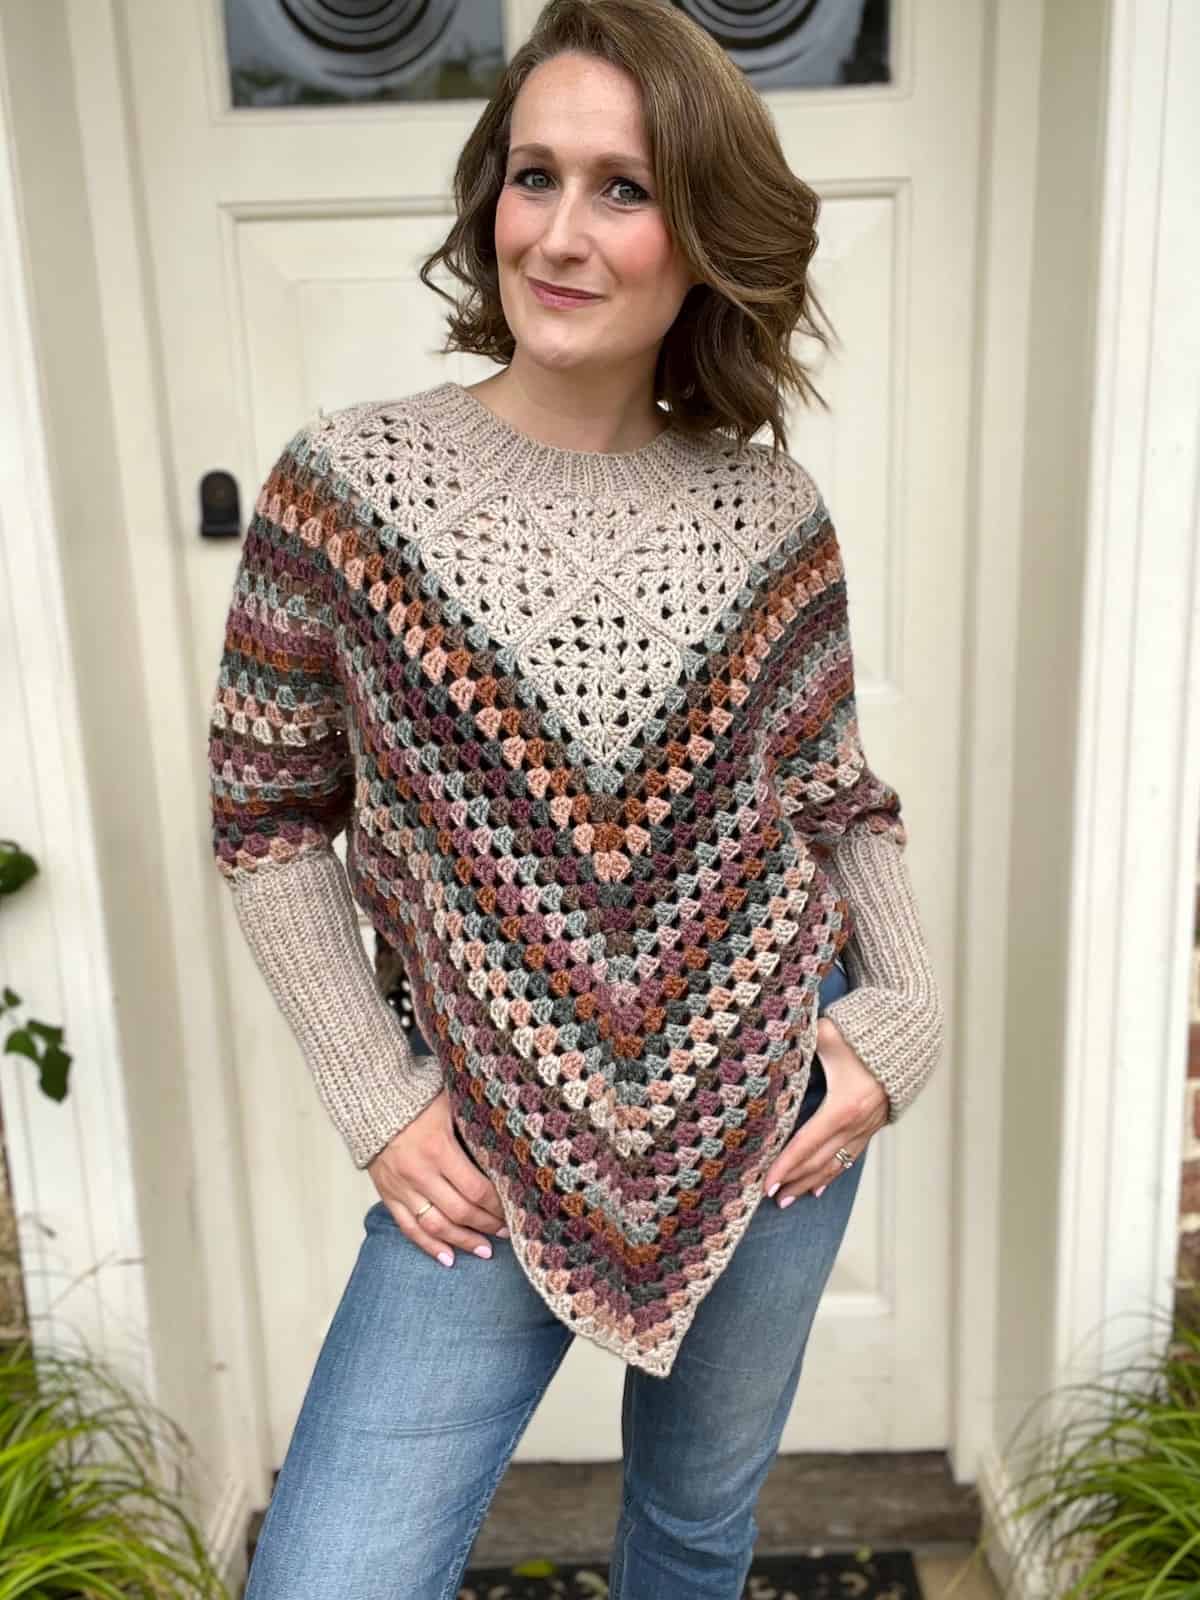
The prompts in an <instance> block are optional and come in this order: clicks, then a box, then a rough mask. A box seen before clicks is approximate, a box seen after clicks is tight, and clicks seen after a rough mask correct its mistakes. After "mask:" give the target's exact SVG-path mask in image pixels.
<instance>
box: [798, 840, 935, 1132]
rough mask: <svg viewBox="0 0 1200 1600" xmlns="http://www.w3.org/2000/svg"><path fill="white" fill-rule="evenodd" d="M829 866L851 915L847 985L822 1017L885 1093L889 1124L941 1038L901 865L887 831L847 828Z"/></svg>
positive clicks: (915, 1089) (917, 1086) (913, 1091)
mask: <svg viewBox="0 0 1200 1600" xmlns="http://www.w3.org/2000/svg"><path fill="white" fill-rule="evenodd" d="M831 866H832V871H833V876H834V877H835V878H836V879H837V880H839V881H840V884H841V887H842V892H843V894H844V895H845V898H846V899H847V900H848V901H849V902H850V906H851V908H852V912H853V918H854V936H853V937H852V938H851V940H850V942H849V944H848V945H846V947H845V949H844V950H843V952H842V959H843V961H844V963H845V966H846V972H847V975H848V976H849V978H850V982H851V985H852V987H851V989H850V991H849V993H848V994H844V995H842V996H840V998H838V999H837V1000H834V1001H833V1002H832V1003H831V1004H830V1005H829V1006H827V1007H826V1009H825V1015H826V1016H827V1017H828V1018H829V1019H830V1021H832V1022H834V1023H836V1024H837V1027H838V1029H839V1031H840V1032H841V1033H842V1035H843V1037H844V1038H845V1040H846V1042H847V1044H849V1046H850V1047H851V1049H852V1050H854V1052H855V1053H856V1054H857V1055H858V1056H859V1057H860V1058H861V1060H862V1062H863V1064H864V1066H866V1067H868V1068H869V1069H870V1070H871V1072H873V1073H874V1074H875V1076H876V1077H877V1078H878V1079H879V1081H880V1083H882V1084H883V1086H884V1088H885V1089H886V1090H887V1095H888V1121H889V1122H896V1121H898V1120H899V1118H900V1116H901V1115H902V1114H903V1112H904V1111H905V1110H906V1109H907V1107H908V1106H910V1105H911V1104H912V1102H913V1100H915V1099H916V1097H917V1095H918V1094H919V1093H920V1091H921V1089H922V1088H923V1087H924V1085H925V1083H926V1081H927V1079H928V1078H929V1075H930V1073H931V1072H932V1071H933V1069H934V1067H935V1066H936V1064H937V1062H938V1059H939V1057H940V1056H941V1053H942V1048H943V1044H944V1036H945V1019H944V1008H943V1004H942V997H941V992H940V990H939V987H938V984H937V980H936V977H935V975H934V971H933V966H932V963H931V961H930V957H929V951H928V948H927V947H926V943H925V936H924V932H923V930H922V927H921V919H920V915H919V913H918V909H917V903H916V897H915V895H914V893H913V886H912V880H911V877H910V875H909V871H908V862H907V859H906V857H905V854H904V848H903V846H901V845H900V844H899V843H897V841H896V839H895V837H894V836H893V835H891V834H890V833H888V832H883V833H872V832H871V831H870V830H869V829H867V828H852V829H851V830H850V831H849V832H848V833H846V834H845V835H844V836H843V837H842V838H841V839H839V840H838V842H837V844H836V846H835V847H834V848H833V852H832V860H831ZM827 870H828V869H827Z"/></svg>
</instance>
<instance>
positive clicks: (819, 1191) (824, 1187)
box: [813, 1183, 829, 1195]
mask: <svg viewBox="0 0 1200 1600" xmlns="http://www.w3.org/2000/svg"><path fill="white" fill-rule="evenodd" d="M828 1187H829V1185H828V1184H827V1183H823V1184H822V1185H821V1187H820V1188H819V1189H814V1190H813V1194H814V1195H818V1194H824V1193H825V1191H826V1189H828Z"/></svg>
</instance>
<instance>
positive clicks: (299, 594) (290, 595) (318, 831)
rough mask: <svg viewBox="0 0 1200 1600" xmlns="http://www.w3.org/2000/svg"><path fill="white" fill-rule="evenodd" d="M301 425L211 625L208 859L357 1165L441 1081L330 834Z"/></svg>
mask: <svg viewBox="0 0 1200 1600" xmlns="http://www.w3.org/2000/svg"><path fill="white" fill-rule="evenodd" d="M304 440H305V434H304V432H303V431H302V432H301V433H299V434H297V435H296V437H295V438H294V439H293V440H292V442H291V444H289V446H288V447H287V449H285V450H284V451H283V453H282V454H281V455H280V456H279V458H278V460H277V461H276V462H275V465H274V466H273V467H272V469H271V471H270V473H269V474H268V476H267V478H266V480H265V482H264V483H263V485H262V488H261V489H260V491H259V493H258V496H257V499H256V502H255V507H254V513H253V516H252V518H251V521H250V525H249V528H248V530H247V533H246V537H245V540H244V542H243V545H242V550H241V555H240V559H239V562H238V565H237V571H236V576H235V579H234V585H233V594H232V598H231V601H230V605H229V610H228V615H227V618H226V622H225V631H224V644H223V649H222V654H221V660H220V667H219V671H218V676H217V684H216V689H215V692H214V694H213V697H212V701H211V704H210V711H209V725H208V758H209V760H208V771H209V799H210V809H211V820H212V843H213V849H214V852H215V855H216V864H217V867H218V869H219V871H220V872H221V874H222V876H223V878H224V879H225V881H226V883H227V884H228V886H229V888H230V890H231V892H232V896H233V905H234V909H235V912H236V915H237V919H238V923H239V925H240V927H241V930H242V933H243V935H244V936H245V939H246V942H247V943H248V945H249V947H250V950H251V953H252V955H253V957H254V960H255V962H256V964H257V965H258V968H259V970H260V972H261V973H262V975H263V978H264V980H265V981H266V984H267V987H268V989H269V990H270V992H271V994H272V996H273V998H274V1000H275V1002H276V1004H277V1005H278V1007H279V1009H280V1011H281V1012H282V1014H283V1016H284V1018H285V1019H286V1021H287V1023H288V1025H289V1027H290V1028H291V1030H292V1033H293V1035H294V1036H295V1039H296V1041H297V1043H298V1045H299V1047H300V1049H301V1052H302V1054H303V1056H304V1058H305V1061H306V1063H307V1065H308V1068H309V1070H310V1071H311V1073H312V1075H313V1078H314V1081H315V1084H316V1088H317V1092H318V1094H319V1096H320V1099H321V1102H322V1104H323V1105H324V1107H325V1110H326V1112H327V1113H328V1115H329V1116H330V1118H331V1120H332V1122H333V1123H334V1125H335V1127H336V1128H337V1130H338V1132H339V1133H340V1135H341V1137H342V1139H343V1141H344V1143H345V1145H346V1147H347V1149H348V1150H349V1152H350V1156H351V1158H352V1160H353V1161H354V1164H355V1165H356V1166H357V1167H360V1168H361V1167H365V1166H366V1165H367V1164H368V1162H369V1161H370V1160H371V1159H372V1158H373V1157H374V1156H375V1155H376V1154H378V1152H379V1151H380V1150H381V1149H383V1147H384V1146H385V1145H386V1144H387V1143H388V1141H389V1140H390V1139H391V1138H392V1136H393V1135H394V1134H395V1133H397V1132H399V1131H400V1129H402V1128H404V1127H406V1126H407V1124H408V1123H409V1122H411V1121H412V1120H413V1118H415V1117H416V1116H417V1115H418V1114H419V1113H420V1112H421V1111H422V1110H423V1109H424V1108H425V1107H426V1106H427V1105H428V1104H429V1103H430V1101H431V1100H433V1099H434V1098H435V1096H436V1095H437V1094H438V1092H439V1091H440V1089H441V1087H442V1074H441V1070H440V1067H439V1065H438V1061H437V1057H436V1056H422V1057H414V1056H413V1054H412V1050H411V1048H410V1046H409V1042H408V1036H407V1034H406V1033H405V1031H404V1028H403V1027H402V1025H401V1023H400V1019H399V1017H398V1016H397V1015H396V1013H395V1011H394V1010H393V1008H392V1006H391V1005H390V1004H389V1003H388V1001H387V999H386V997H385V996H384V995H383V994H382V992H381V991H380V988H379V985H378V984H377V982H376V980H375V975H374V971H373V969H372V966H371V963H370V961H369V960H368V957H367V952H366V950H365V949H364V947H363V942H362V939H361V937H360V935H359V931H358V915H357V909H356V906H355V902H354V896H353V894H352V892H351V889H350V884H349V880H348V878H347V875H346V869H345V867H344V866H343V865H342V862H341V860H340V859H339V858H338V856H337V854H336V853H335V851H334V849H333V840H334V839H335V838H336V837H337V835H338V834H339V833H340V832H341V831H343V829H344V828H345V827H346V826H347V824H348V822H349V819H350V815H351V812H352V808H353V803H354V793H355V777H354V760H353V750H352V741H351V739H350V737H349V730H348V712H347V703H346V697H345V695H344V692H343V688H342V684H341V680H340V675H339V672H338V666H337V651H336V640H335V634H334V605H333V594H332V587H333V586H332V582H331V580H330V576H329V574H330V565H329V562H328V560H327V559H326V557H325V551H326V546H327V544H328V542H329V541H330V539H331V538H337V537H339V536H340V535H339V533H338V528H339V519H338V505H339V502H338V501H337V500H336V498H335V497H334V496H333V495H332V494H330V493H329V492H328V491H324V490H323V486H322V484H321V482H320V480H319V479H318V477H317V476H316V474H315V473H314V472H313V471H312V470H311V469H310V468H309V467H308V465H307V454H306V451H305V449H304Z"/></svg>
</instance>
